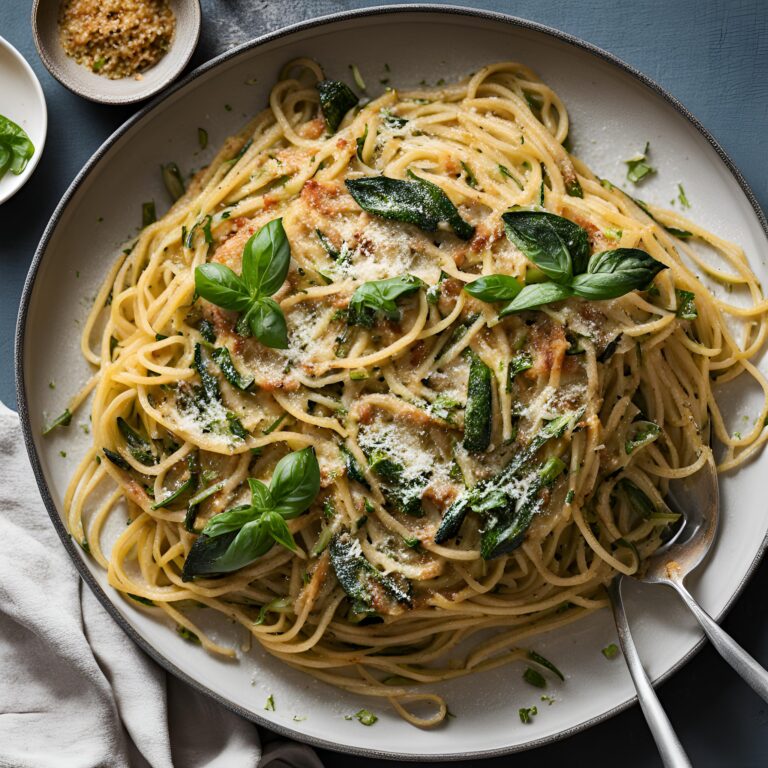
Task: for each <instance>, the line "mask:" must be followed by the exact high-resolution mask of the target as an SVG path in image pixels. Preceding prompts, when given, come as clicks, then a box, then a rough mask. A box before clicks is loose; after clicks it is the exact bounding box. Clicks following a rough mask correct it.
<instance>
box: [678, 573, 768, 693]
mask: <svg viewBox="0 0 768 768" xmlns="http://www.w3.org/2000/svg"><path fill="white" fill-rule="evenodd" d="M669 583H670V584H672V586H673V587H674V588H675V589H676V590H677V591H678V594H679V595H680V597H682V598H683V601H684V602H685V604H686V605H687V606H688V607H689V608H690V609H691V613H692V614H693V615H694V616H695V617H696V619H697V621H698V622H699V624H701V628H702V629H703V630H704V632H705V633H706V635H707V637H708V638H709V639H710V641H711V643H712V645H714V646H715V650H716V651H717V652H718V653H719V654H720V655H721V656H722V657H723V658H724V659H725V660H726V661H727V662H728V663H729V664H730V665H731V666H732V667H733V668H734V669H735V670H736V671H737V672H738V673H739V675H741V677H742V678H743V680H744V681H745V682H746V683H747V684H748V685H749V686H750V687H751V688H752V690H753V691H754V692H755V693H756V694H757V695H758V696H760V697H761V698H762V699H763V700H764V701H768V672H766V670H765V669H763V667H761V666H760V664H759V663H758V662H757V661H755V659H753V658H752V657H751V656H750V655H749V654H748V653H747V652H746V651H745V650H744V649H743V648H742V647H741V646H740V645H739V644H738V643H737V642H736V641H735V640H734V639H733V638H732V637H731V636H730V635H729V634H728V633H727V632H726V631H725V630H724V629H722V628H721V627H720V626H719V625H718V624H717V622H716V621H715V620H714V619H713V618H712V617H711V616H710V615H709V614H708V613H707V612H706V611H705V610H704V609H703V608H702V607H701V606H700V605H699V604H698V603H697V602H696V600H694V598H693V596H692V595H691V593H690V592H689V591H688V590H687V589H686V588H685V586H684V585H683V582H682V580H681V579H676V578H672V579H670V581H669Z"/></svg>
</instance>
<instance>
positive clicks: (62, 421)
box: [43, 408, 72, 435]
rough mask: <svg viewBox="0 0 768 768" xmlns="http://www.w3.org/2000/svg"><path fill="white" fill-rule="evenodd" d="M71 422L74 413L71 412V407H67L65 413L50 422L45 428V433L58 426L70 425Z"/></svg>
mask: <svg viewBox="0 0 768 768" xmlns="http://www.w3.org/2000/svg"><path fill="white" fill-rule="evenodd" d="M71 422H72V414H71V413H70V412H69V408H67V409H66V410H65V411H64V413H62V414H61V415H59V416H57V417H56V418H55V419H54V420H53V421H52V422H50V424H48V425H47V426H46V427H44V428H43V434H44V435H48V434H50V433H51V432H53V430H54V429H56V427H68V426H69V425H70V424H71Z"/></svg>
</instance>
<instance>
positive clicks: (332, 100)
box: [315, 80, 360, 133]
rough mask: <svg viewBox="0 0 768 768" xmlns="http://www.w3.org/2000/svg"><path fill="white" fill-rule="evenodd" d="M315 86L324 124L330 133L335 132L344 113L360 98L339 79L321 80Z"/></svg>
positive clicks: (355, 104)
mask: <svg viewBox="0 0 768 768" xmlns="http://www.w3.org/2000/svg"><path fill="white" fill-rule="evenodd" d="M315 87H316V88H317V90H318V93H319V94H320V109H321V110H322V112H323V117H324V118H325V124H326V125H327V126H328V130H329V131H330V132H331V133H335V132H336V129H337V128H338V127H339V125H340V124H341V121H342V120H343V119H344V115H346V114H347V112H349V110H350V109H352V108H353V107H356V106H357V104H358V102H359V101H360V100H359V99H358V98H357V96H356V95H355V92H354V91H353V90H352V89H351V88H350V87H349V86H348V85H347V84H346V83H342V82H340V81H339V80H321V81H320V82H319V83H317V85H316V86H315Z"/></svg>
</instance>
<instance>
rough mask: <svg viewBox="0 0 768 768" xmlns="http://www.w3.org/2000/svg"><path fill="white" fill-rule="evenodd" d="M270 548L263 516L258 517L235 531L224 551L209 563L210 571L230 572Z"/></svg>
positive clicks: (249, 562) (258, 556) (263, 553)
mask: <svg viewBox="0 0 768 768" xmlns="http://www.w3.org/2000/svg"><path fill="white" fill-rule="evenodd" d="M201 538H202V537H201ZM198 541H199V539H198ZM195 543H197V542H195ZM270 549H272V537H271V536H270V535H269V530H268V529H267V527H266V525H264V521H263V518H258V519H256V520H253V521H252V522H249V523H246V524H245V525H244V526H243V527H242V528H241V529H240V530H239V531H238V532H237V534H236V535H235V538H234V539H233V540H232V542H231V543H230V545H229V546H228V547H227V549H226V551H225V552H224V553H223V554H221V555H220V556H219V557H217V558H216V559H215V560H214V561H213V562H212V563H211V564H210V567H211V568H212V571H211V572H213V573H230V572H231V571H237V570H239V569H240V568H244V567H245V566H246V565H250V564H251V563H252V562H253V561H254V560H257V559H258V558H260V557H261V556H262V555H265V554H266V553H267V552H269V550H270ZM190 555H191V552H190Z"/></svg>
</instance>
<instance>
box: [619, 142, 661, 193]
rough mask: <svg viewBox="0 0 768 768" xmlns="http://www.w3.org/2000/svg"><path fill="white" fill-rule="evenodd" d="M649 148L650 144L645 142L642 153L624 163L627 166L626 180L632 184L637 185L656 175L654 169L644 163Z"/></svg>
mask: <svg viewBox="0 0 768 768" xmlns="http://www.w3.org/2000/svg"><path fill="white" fill-rule="evenodd" d="M650 146H651V145H650V142H646V145H645V149H644V150H643V151H642V152H639V153H638V154H636V155H635V156H634V157H630V158H629V160H625V161H624V162H625V163H626V164H627V179H629V181H631V182H632V183H633V184H639V183H640V182H641V181H642V180H643V179H645V178H646V177H648V176H651V175H652V174H654V173H656V169H655V168H652V167H651V166H650V165H648V163H647V162H646V160H647V159H648V150H649V149H650Z"/></svg>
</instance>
